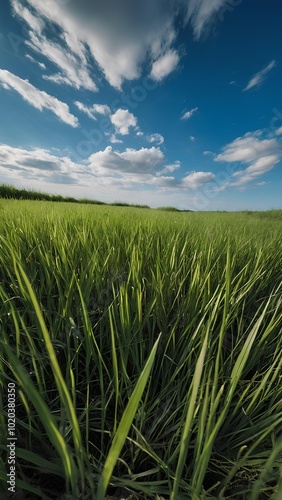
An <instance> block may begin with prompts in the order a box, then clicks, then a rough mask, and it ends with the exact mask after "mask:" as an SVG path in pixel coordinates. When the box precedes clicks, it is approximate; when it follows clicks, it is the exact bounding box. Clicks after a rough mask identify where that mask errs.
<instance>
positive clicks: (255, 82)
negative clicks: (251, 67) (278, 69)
mask: <svg viewBox="0 0 282 500" xmlns="http://www.w3.org/2000/svg"><path fill="white" fill-rule="evenodd" d="M275 66H276V61H275V60H274V59H273V61H271V62H270V63H269V64H268V65H267V66H265V68H263V69H262V70H261V71H259V72H258V73H256V74H255V75H254V76H253V77H252V78H251V79H250V81H249V83H248V84H247V86H246V87H245V88H244V89H243V92H246V91H247V90H250V89H253V88H255V87H259V86H260V85H261V84H262V83H263V81H264V80H265V78H266V76H267V74H268V73H269V72H270V71H271V70H272V69H273V68H274V67H275Z"/></svg>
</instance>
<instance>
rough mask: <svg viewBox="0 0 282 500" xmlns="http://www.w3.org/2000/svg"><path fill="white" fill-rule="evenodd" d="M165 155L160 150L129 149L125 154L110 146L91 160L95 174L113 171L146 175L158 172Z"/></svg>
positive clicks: (94, 155) (95, 154)
mask: <svg viewBox="0 0 282 500" xmlns="http://www.w3.org/2000/svg"><path fill="white" fill-rule="evenodd" d="M164 159H165V158H164V155H163V153H162V152H161V150H160V149H159V148H155V147H152V148H150V149H148V148H141V149H139V150H136V149H131V148H127V149H126V150H125V151H124V152H123V153H120V152H119V151H114V150H113V148H112V147H111V146H108V147H107V148H106V149H105V150H104V151H98V152H97V153H94V154H92V155H91V156H90V158H89V163H90V165H91V167H92V170H93V172H94V173H95V172H101V171H105V172H107V171H113V172H116V173H122V172H127V173H139V174H146V173H152V172H154V171H156V169H157V167H159V166H160V165H161V164H162V163H163V162H164Z"/></svg>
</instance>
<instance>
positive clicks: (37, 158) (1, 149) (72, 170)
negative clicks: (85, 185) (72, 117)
mask: <svg viewBox="0 0 282 500" xmlns="http://www.w3.org/2000/svg"><path fill="white" fill-rule="evenodd" d="M84 169H85V166H82V165H78V164H76V163H74V162H72V161H71V160H70V158H68V157H65V156H62V157H58V156H54V155H53V154H51V153H50V151H48V150H46V149H39V148H37V149H33V150H29V151H28V150H26V149H21V148H13V147H11V146H8V145H6V144H2V145H0V172H1V173H2V174H4V175H5V174H6V175H8V174H10V175H11V173H12V178H13V180H16V179H17V180H18V179H20V178H21V177H22V178H25V179H41V180H43V181H44V180H45V181H46V182H54V183H65V184H77V183H79V175H78V174H79V173H82V172H83V170H84Z"/></svg>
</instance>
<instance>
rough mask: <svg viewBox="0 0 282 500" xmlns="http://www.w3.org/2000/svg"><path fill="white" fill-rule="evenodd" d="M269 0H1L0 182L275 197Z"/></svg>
mask: <svg viewBox="0 0 282 500" xmlns="http://www.w3.org/2000/svg"><path fill="white" fill-rule="evenodd" d="M281 18H282V4H279V2H278V0H166V1H164V0H154V2H152V0H136V1H135V2H131V1H129V0H120V1H119V2H117V1H116V0H97V1H95V2H93V1H92V0H91V1H90V0H81V1H80V2H78V1H77V0H44V2H43V1H42V0H7V1H6V2H5V3H4V5H2V6H1V13H0V110H1V114H0V117H1V119H0V182H1V183H9V184H13V185H15V186H18V187H26V188H33V189H37V190H41V191H44V192H51V193H58V194H63V195H69V196H74V197H77V198H79V197H88V198H93V199H99V200H102V201H108V202H114V201H126V202H130V203H141V204H148V205H150V206H152V207H157V206H164V205H173V206H175V207H178V208H180V209H192V210H240V209H254V210H256V209H260V210H264V209H270V208H282V206H281V192H282V172H281V158H282V92H281V80H282V78H281V77H282V69H281V62H282V57H281V55H282V49H281V47H282V32H281Z"/></svg>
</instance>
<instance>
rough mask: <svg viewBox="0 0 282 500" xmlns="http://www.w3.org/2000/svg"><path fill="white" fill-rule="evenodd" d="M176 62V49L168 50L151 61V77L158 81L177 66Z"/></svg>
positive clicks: (177, 60)
mask: <svg viewBox="0 0 282 500" xmlns="http://www.w3.org/2000/svg"><path fill="white" fill-rule="evenodd" d="M178 63H179V55H178V53H177V52H176V50H169V51H168V52H167V53H166V54H164V55H163V56H161V57H160V58H159V59H157V60H156V61H155V62H154V63H153V66H152V70H151V74H150V76H151V78H152V79H153V80H156V81H157V82H160V81H161V80H163V79H164V78H165V77H166V76H168V75H169V74H170V73H172V72H173V71H174V70H175V69H176V68H177V66H178Z"/></svg>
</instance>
